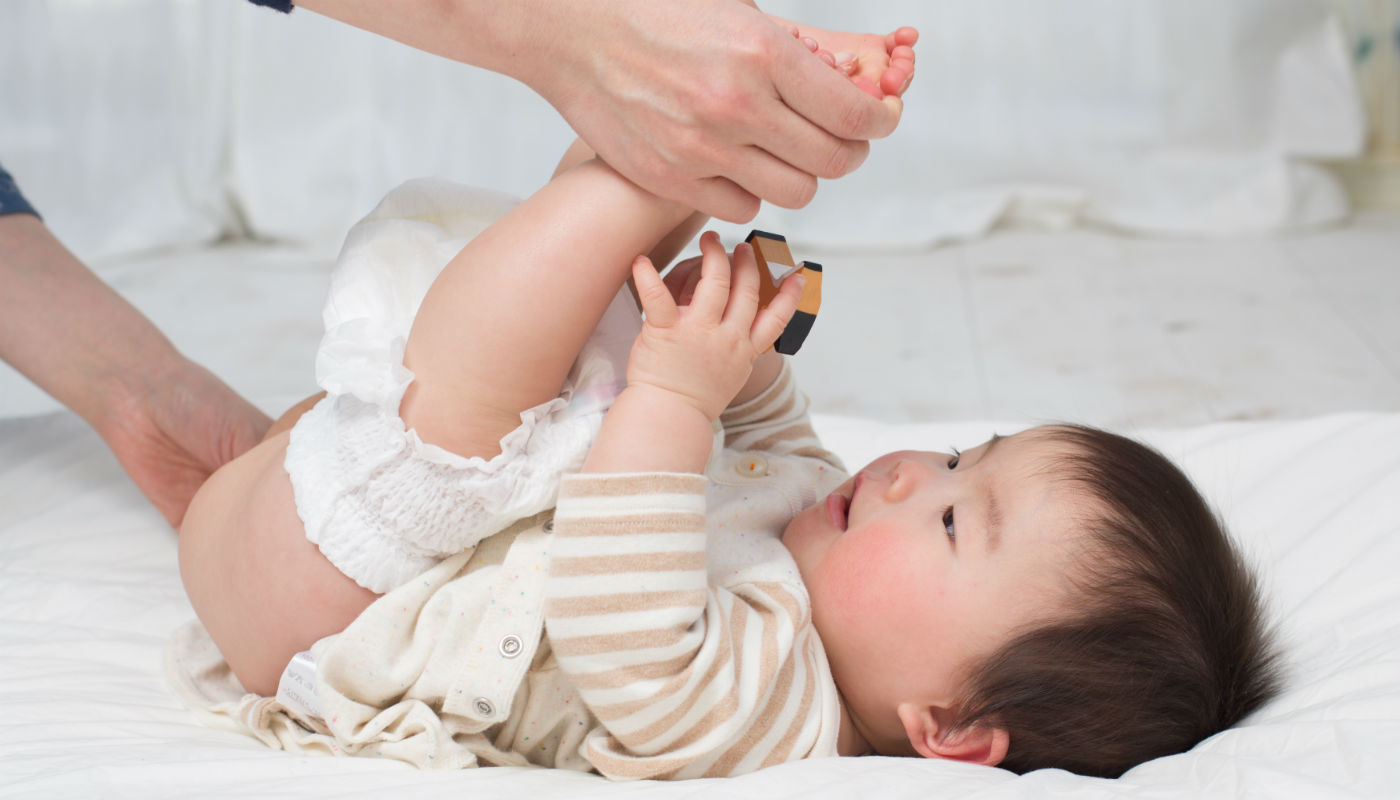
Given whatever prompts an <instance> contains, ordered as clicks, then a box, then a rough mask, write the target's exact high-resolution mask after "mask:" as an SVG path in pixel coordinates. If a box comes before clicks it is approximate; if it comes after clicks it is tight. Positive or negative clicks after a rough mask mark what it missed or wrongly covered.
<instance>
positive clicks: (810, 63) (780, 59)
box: [771, 40, 902, 140]
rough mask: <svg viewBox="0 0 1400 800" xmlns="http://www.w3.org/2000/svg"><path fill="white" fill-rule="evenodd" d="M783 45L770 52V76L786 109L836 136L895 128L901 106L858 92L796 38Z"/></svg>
mask: <svg viewBox="0 0 1400 800" xmlns="http://www.w3.org/2000/svg"><path fill="white" fill-rule="evenodd" d="M783 44H784V46H782V47H780V48H778V52H777V53H775V54H774V64H773V67H772V73H771V78H772V81H773V87H774V88H775V89H776V90H777V92H778V95H779V97H781V98H782V100H783V102H784V103H786V104H787V106H788V107H789V108H791V109H792V110H793V111H795V112H797V113H798V114H801V115H802V116H803V117H806V118H807V119H808V120H811V121H812V123H814V124H815V125H817V126H818V127H820V128H822V129H823V130H825V131H826V132H827V133H830V134H831V135H832V136H835V137H836V138H838V139H846V140H852V139H861V140H868V139H879V138H883V137H885V136H888V135H889V134H890V133H891V132H892V131H894V129H895V126H897V125H898V124H899V112H900V110H901V108H902V107H900V106H896V105H892V104H890V103H886V102H884V101H881V100H877V99H875V98H874V97H872V96H871V95H869V94H867V93H866V92H864V91H862V90H861V89H860V88H859V87H858V86H856V85H855V84H854V83H853V82H852V81H851V79H850V78H848V77H847V76H846V75H845V74H843V73H841V72H840V71H838V70H834V69H832V68H831V67H829V66H827V64H826V63H825V62H823V61H822V60H821V59H819V58H812V54H811V53H810V52H808V50H807V48H806V47H804V46H803V45H802V44H801V43H800V42H797V41H795V40H789V41H786V42H784V43H783Z"/></svg>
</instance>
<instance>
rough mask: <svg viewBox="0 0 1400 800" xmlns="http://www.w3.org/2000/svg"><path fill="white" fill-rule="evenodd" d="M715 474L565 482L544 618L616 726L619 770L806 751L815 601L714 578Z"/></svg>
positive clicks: (752, 762)
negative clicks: (711, 481) (708, 499)
mask: <svg viewBox="0 0 1400 800" xmlns="http://www.w3.org/2000/svg"><path fill="white" fill-rule="evenodd" d="M704 508H705V480H704V478H703V477H701V476H698V475H671V474H659V475H658V474H652V475H601V476H600V475H582V476H570V477H569V478H567V479H566V480H565V481H564V483H563V485H562V487H561V491H560V497H559V504H558V506H557V508H556V512H555V518H554V541H553V543H552V544H551V549H550V575H549V583H548V588H547V590H546V601H545V625H546V628H547V630H548V634H549V638H550V643H551V645H552V647H553V649H554V653H555V656H556V658H557V659H558V661H559V665H560V667H561V668H562V669H563V670H564V671H565V673H566V674H568V676H569V678H570V680H571V681H572V682H573V683H574V685H575V686H576V687H577V688H578V690H579V692H580V694H582V696H583V699H584V701H585V702H586V703H587V704H588V706H589V708H590V709H591V710H592V711H593V713H594V714H595V715H596V716H597V717H598V718H599V720H600V721H601V722H602V723H603V725H604V726H605V727H606V728H607V734H608V735H607V736H594V737H590V738H589V741H588V743H587V744H586V745H585V749H584V754H585V757H587V758H588V759H589V761H590V762H591V763H592V764H593V765H594V766H595V767H596V768H597V769H598V770H599V771H600V772H602V773H603V774H605V775H608V776H609V777H613V778H667V777H688V776H690V775H692V774H694V775H701V774H706V773H708V774H732V773H737V772H740V771H749V770H752V769H755V768H757V767H758V766H763V765H765V764H769V763H776V762H777V761H783V760H787V759H790V758H797V757H801V756H802V755H803V754H805V752H806V750H809V749H810V748H811V742H810V741H807V743H806V744H805V745H804V744H803V741H804V740H810V739H811V737H804V736H796V737H794V736H793V735H791V733H792V731H794V730H807V729H811V727H812V723H811V718H812V715H813V709H814V707H815V704H816V703H817V700H815V699H814V698H815V696H816V695H815V694H814V692H813V691H812V686H813V685H814V682H815V681H816V680H817V676H816V674H815V672H816V667H815V666H814V662H813V653H812V651H813V649H814V648H818V647H819V646H820V644H819V642H817V640H816V637H815V635H814V634H813V633H812V632H811V626H810V624H809V623H810V620H809V617H808V612H807V606H806V604H805V602H804V601H803V600H802V599H801V598H799V597H797V596H796V595H795V594H794V593H793V590H792V589H791V588H790V587H785V586H783V585H782V584H764V585H758V586H754V585H750V586H746V587H744V594H743V595H740V594H736V593H735V592H732V591H729V590H727V589H725V588H722V587H715V586H711V585H709V583H708V580H707V572H706V562H705V546H706V536H705V518H704Z"/></svg>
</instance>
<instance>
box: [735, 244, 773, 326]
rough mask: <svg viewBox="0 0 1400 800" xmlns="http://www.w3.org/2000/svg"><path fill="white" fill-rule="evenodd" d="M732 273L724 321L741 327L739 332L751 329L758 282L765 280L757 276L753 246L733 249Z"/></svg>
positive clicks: (756, 262)
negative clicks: (732, 322)
mask: <svg viewBox="0 0 1400 800" xmlns="http://www.w3.org/2000/svg"><path fill="white" fill-rule="evenodd" d="M732 272H733V275H732V276H731V278H730V283H731V284H732V285H731V287H730V289H729V305H728V307H726V308H725V310H724V319H725V321H726V322H728V321H731V320H732V321H734V322H736V323H737V324H738V325H740V326H742V327H741V328H740V329H741V330H742V329H743V328H751V326H752V324H753V319H754V314H755V312H757V311H758V282H759V281H760V280H767V279H765V278H763V277H761V276H760V275H759V267H758V259H757V258H756V257H755V256H754V252H753V245H751V244H748V243H747V242H745V243H743V244H740V245H738V246H737V247H735V248H734V268H733V270H732Z"/></svg>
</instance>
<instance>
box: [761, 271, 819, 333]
mask: <svg viewBox="0 0 1400 800" xmlns="http://www.w3.org/2000/svg"><path fill="white" fill-rule="evenodd" d="M806 283H807V279H806V278H804V277H803V276H802V273H800V272H794V273H793V274H791V275H789V276H787V278H785V279H784V280H783V285H782V286H781V287H779V288H778V293H777V294H776V295H774V296H773V301H772V302H771V303H769V304H768V307H767V308H764V309H762V310H761V311H759V312H758V315H757V316H756V317H754V320H753V325H752V326H751V327H750V328H749V341H751V342H753V347H754V351H755V352H759V353H765V352H767V351H768V349H769V348H771V347H772V346H773V343H774V342H776V341H778V337H779V336H781V335H782V333H783V330H784V329H785V328H787V326H788V323H789V322H791V321H792V315H793V314H795V313H797V302H798V301H799V300H801V299H802V287H803V286H804V285H805V284H806Z"/></svg>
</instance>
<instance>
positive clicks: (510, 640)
mask: <svg viewBox="0 0 1400 800" xmlns="http://www.w3.org/2000/svg"><path fill="white" fill-rule="evenodd" d="M497 649H498V650H500V651H501V655H503V656H505V657H506V658H515V657H516V656H518V655H520V651H521V650H523V649H525V643H524V642H522V641H520V637H519V636H516V635H515V634H513V633H512V634H510V635H509V636H506V637H505V638H504V639H501V644H500V646H499V647H498V648H497Z"/></svg>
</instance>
